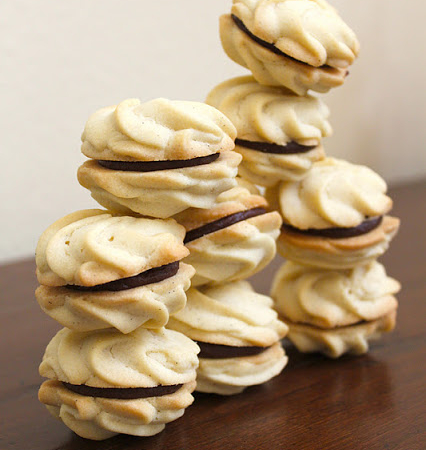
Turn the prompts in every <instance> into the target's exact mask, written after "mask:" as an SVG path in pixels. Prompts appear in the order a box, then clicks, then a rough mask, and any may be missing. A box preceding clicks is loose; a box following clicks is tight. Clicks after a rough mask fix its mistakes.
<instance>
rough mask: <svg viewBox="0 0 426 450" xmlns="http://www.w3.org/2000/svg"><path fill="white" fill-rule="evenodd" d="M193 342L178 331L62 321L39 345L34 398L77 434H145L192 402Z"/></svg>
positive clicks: (195, 350) (95, 436) (100, 436)
mask: <svg viewBox="0 0 426 450" xmlns="http://www.w3.org/2000/svg"><path fill="white" fill-rule="evenodd" d="M198 352H199V348H198V346H197V345H196V344H195V343H194V342H192V341H191V340H190V339H188V338H187V337H185V336H184V335H182V334H181V333H177V332H174V331H172V330H166V329H164V328H162V329H159V330H155V331H153V330H147V329H145V328H138V329H137V330H135V331H133V332H132V333H129V334H126V335H125V334H121V333H119V332H117V331H115V330H113V329H108V330H102V331H96V332H87V333H78V332H74V331H71V330H68V329H66V328H64V329H62V330H61V331H59V332H58V334H57V335H56V336H55V337H54V338H53V339H52V341H51V342H50V343H49V345H48V346H47V348H46V352H45V354H44V357H43V361H42V363H41V365H40V375H42V376H43V377H46V378H49V379H50V380H49V381H46V382H44V383H43V385H42V386H41V388H40V391H39V399H40V401H41V402H42V403H44V404H46V406H47V408H48V410H49V411H50V412H51V413H52V414H53V415H54V416H56V417H58V418H60V419H61V420H62V421H63V422H64V423H65V424H66V425H67V426H68V427H69V428H71V429H72V430H73V431H74V432H75V433H77V434H78V435H80V436H82V437H85V438H88V439H95V440H101V439H107V438H109V437H111V436H113V435H115V434H118V433H125V434H132V435H136V436H151V435H153V434H157V433H159V432H160V431H162V430H163V429H164V426H165V424H166V423H168V422H170V421H172V420H175V419H177V418H179V417H180V416H182V414H183V413H184V410H185V408H186V407H188V406H189V405H190V404H191V403H192V402H193V397H192V395H191V392H192V391H193V390H194V388H195V377H196V368H197V367H198V358H197V353H198Z"/></svg>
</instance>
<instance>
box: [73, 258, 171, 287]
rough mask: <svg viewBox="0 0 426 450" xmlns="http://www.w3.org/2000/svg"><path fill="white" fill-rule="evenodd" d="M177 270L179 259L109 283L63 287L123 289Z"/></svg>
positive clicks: (154, 280)
mask: <svg viewBox="0 0 426 450" xmlns="http://www.w3.org/2000/svg"><path fill="white" fill-rule="evenodd" d="M178 270H179V261H175V262H172V263H170V264H166V265H164V266H160V267H154V268H153V269H149V270H146V271H145V272H142V273H140V274H138V275H134V276H133V277H127V278H120V279H119V280H115V281H110V282H109V283H103V284H98V285H96V286H79V285H76V284H68V285H66V286H65V287H67V288H68V289H72V290H75V291H89V292H100V291H114V292H115V291H124V290H126V289H133V288H137V287H140V286H145V285H147V284H152V283H159V282H160V281H163V280H165V279H167V278H170V277H173V276H174V275H176V274H177V272H178Z"/></svg>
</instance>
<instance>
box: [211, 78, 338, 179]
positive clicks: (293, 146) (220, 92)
mask: <svg viewBox="0 0 426 450" xmlns="http://www.w3.org/2000/svg"><path fill="white" fill-rule="evenodd" d="M207 103H208V104H210V105H212V106H214V107H215V108H218V109H219V110H220V111H222V112H223V113H224V114H225V115H226V116H227V117H229V119H231V120H232V122H233V124H234V125H235V127H236V128H237V139H236V146H235V150H236V151H237V152H238V153H240V154H241V155H242V157H243V160H242V162H241V164H240V166H239V173H240V175H241V176H242V177H244V178H246V179H248V180H249V181H251V182H252V183H256V184H259V185H261V186H266V187H270V186H274V185H275V184H277V183H278V182H279V181H282V180H299V179H301V178H303V176H304V175H305V174H306V172H307V171H308V170H309V169H310V168H311V167H312V164H313V162H315V161H318V160H321V159H323V158H324V150H323V148H322V146H321V139H322V138H323V137H326V136H329V135H330V134H331V132H332V129H331V126H330V124H329V122H328V120H327V119H328V116H329V110H328V108H327V106H325V104H324V103H323V102H322V101H321V100H319V99H317V98H315V97H312V96H310V95H307V96H306V97H299V96H297V95H295V94H294V93H292V92H291V91H289V90H287V89H285V88H275V87H270V86H263V85H260V84H259V83H257V82H256V80H255V79H254V78H253V77H250V76H246V77H237V78H233V79H231V80H228V81H225V82H223V83H221V84H220V85H218V86H217V87H215V88H214V89H213V90H212V91H211V92H210V93H209V95H208V96H207Z"/></svg>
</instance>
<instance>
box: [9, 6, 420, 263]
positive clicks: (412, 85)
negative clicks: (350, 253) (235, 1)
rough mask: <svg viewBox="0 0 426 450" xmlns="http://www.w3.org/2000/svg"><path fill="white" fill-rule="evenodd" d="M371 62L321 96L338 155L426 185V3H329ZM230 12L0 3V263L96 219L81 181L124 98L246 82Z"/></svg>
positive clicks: (177, 94)
mask: <svg viewBox="0 0 426 450" xmlns="http://www.w3.org/2000/svg"><path fill="white" fill-rule="evenodd" d="M332 3H333V4H334V5H335V6H337V7H338V8H339V10H340V12H341V15H342V16H343V18H344V19H346V21H347V22H348V23H349V24H350V25H351V26H352V27H353V28H354V30H355V31H356V32H357V34H358V36H359V39H360V41H361V44H362V55H361V57H360V59H359V60H358V61H357V62H356V64H355V65H354V66H353V68H352V70H351V75H350V77H349V78H348V80H347V83H346V85H345V86H343V87H342V88H340V89H337V90H335V91H334V92H333V93H331V94H329V95H328V96H327V97H326V101H327V103H328V104H329V106H330V108H331V110H332V117H331V121H332V124H333V127H334V129H335V134H334V136H333V137H332V138H330V139H328V140H327V142H326V148H327V151H328V153H329V154H333V155H337V156H340V157H345V158H348V159H350V160H352V161H356V162H362V163H365V164H368V165H370V166H372V167H373V168H374V169H376V170H378V171H379V172H380V173H381V174H382V175H383V176H384V177H385V178H386V179H387V180H388V181H390V182H401V181H404V180H409V179H415V178H419V177H422V176H424V175H425V172H426V171H425V166H426V164H425V162H426V160H425V156H424V149H423V147H424V143H425V128H426V120H425V119H426V115H425V88H424V83H423V82H424V80H425V75H426V71H425V65H424V54H425V51H424V47H423V45H424V42H425V37H426V36H425V31H424V30H425V27H424V23H423V22H424V17H425V12H426V2H424V0H404V1H401V0H358V1H353V0H352V1H351V0H334V1H333V0H332ZM230 4H231V0H203V1H200V0H179V1H177V0H156V1H150V2H148V1H140V0H68V1H65V0H37V1H34V0H1V2H0V96H1V97H0V98H1V108H0V124H1V126H0V130H1V147H0V148H1V156H2V164H1V165H0V200H1V206H2V209H1V217H2V220H1V221H0V236H1V240H0V261H6V260H10V259H15V258H19V257H22V256H26V255H30V254H32V253H33V251H34V248H35V245H36V242H37V239H38V236H39V235H40V233H41V232H42V231H43V230H44V228H46V227H47V226H48V225H49V224H50V223H51V222H53V221H54V220H55V219H57V218H59V217H61V216H63V215H65V214H66V213H68V212H71V211H74V210H76V209H81V208H86V207H91V206H94V205H95V203H94V202H93V201H92V200H91V198H90V195H89V194H88V192H86V191H85V190H84V189H83V188H81V187H80V186H79V185H78V183H77V181H76V176H75V173H76V169H77V166H78V165H79V164H80V162H81V161H83V158H82V157H81V156H80V153H79V137H80V133H81V131H82V128H83V126H84V122H85V120H86V118H87V116H88V115H89V114H90V113H91V112H93V111H94V110H96V109H97V108H98V107H101V106H104V105H107V104H113V103H116V102H118V101H120V100H122V99H124V98H127V97H140V98H141V99H145V100H147V99H150V98H154V97H158V96H163V97H169V98H172V99H188V100H199V101H202V100H203V99H204V97H205V95H206V93H207V92H208V91H209V89H210V88H211V87H213V86H214V85H215V84H217V83H218V82H220V81H222V80H224V79H226V78H230V77H232V76H236V75H240V74H244V73H246V72H245V70H244V69H243V68H240V67H239V66H237V65H235V64H234V63H232V62H231V61H229V60H228V59H227V58H226V56H225V54H224V53H223V52H222V49H221V46H220V42H219V37H218V32H217V20H218V16H219V15H220V14H221V13H223V12H226V11H227V10H229V7H230Z"/></svg>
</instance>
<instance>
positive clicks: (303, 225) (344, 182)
mask: <svg viewBox="0 0 426 450" xmlns="http://www.w3.org/2000/svg"><path fill="white" fill-rule="evenodd" d="M386 191H387V186H386V183H385V181H384V180H383V179H382V178H381V177H380V176H379V175H378V174H376V173H375V172H374V171H373V170H371V169H370V168H368V167H366V166H362V165H357V164H351V163H349V162H347V161H343V160H340V159H336V158H326V159H324V160H322V161H318V162H316V163H314V164H313V165H312V168H311V170H310V171H309V172H308V173H307V174H306V176H305V177H304V178H303V179H301V180H299V181H284V182H282V183H280V184H279V185H278V186H276V187H275V188H274V189H268V190H267V192H266V197H267V198H268V200H269V201H270V202H271V204H273V205H277V206H278V209H279V211H280V213H281V215H282V217H283V219H284V223H285V224H286V225H290V226H292V227H294V228H297V229H299V230H310V229H316V230H318V229H324V228H337V227H339V228H352V227H357V226H359V225H361V223H362V222H364V221H365V220H366V218H374V217H379V216H383V215H385V214H386V213H388V212H389V211H390V210H391V208H392V200H391V199H390V198H389V197H388V196H387V195H386Z"/></svg>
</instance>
